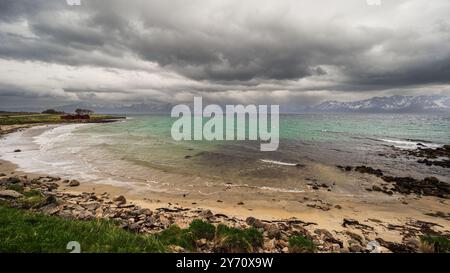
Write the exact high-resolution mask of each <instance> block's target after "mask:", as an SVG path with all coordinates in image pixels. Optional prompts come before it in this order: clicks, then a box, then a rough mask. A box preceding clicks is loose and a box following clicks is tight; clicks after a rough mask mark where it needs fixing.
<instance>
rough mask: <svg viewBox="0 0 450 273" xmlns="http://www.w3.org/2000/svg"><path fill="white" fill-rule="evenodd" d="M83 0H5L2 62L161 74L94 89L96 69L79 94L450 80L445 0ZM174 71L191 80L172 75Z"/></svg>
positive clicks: (71, 88) (387, 85)
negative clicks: (377, 0)
mask: <svg viewBox="0 0 450 273" xmlns="http://www.w3.org/2000/svg"><path fill="white" fill-rule="evenodd" d="M81 2H82V5H81V6H79V7H75V6H68V5H67V4H66V3H65V0H49V1H44V0H2V1H0V59H4V60H9V61H17V62H20V63H24V62H26V61H38V62H42V63H45V64H59V65H68V66H71V67H76V68H82V67H98V68H102V69H104V70H105V71H107V72H108V71H115V70H114V69H119V70H127V71H137V72H138V71H146V72H148V73H150V74H149V75H153V74H158V75H159V76H160V78H158V80H156V81H155V83H149V82H148V81H145V82H143V83H139V82H132V83H129V82H128V83H126V84H128V86H127V85H126V84H120V85H118V86H107V87H99V86H95V83H96V81H97V79H96V78H94V77H93V78H92V86H88V87H86V86H83V85H82V84H80V83H76V84H79V85H80V86H75V85H74V83H71V84H63V85H62V86H58V87H57V88H59V89H60V90H62V92H64V91H65V92H67V93H76V94H82V93H85V94H91V93H92V94H97V93H111V94H112V95H114V94H118V93H133V92H135V93H136V94H141V95H142V94H143V92H142V90H145V89H146V88H147V89H149V90H160V91H161V92H167V93H168V94H169V95H168V96H169V97H171V95H170V93H172V94H175V93H179V92H183V91H192V92H211V93H212V92H227V91H237V92H239V91H245V90H248V89H251V90H253V91H261V96H267V93H266V92H270V91H276V90H289V91H292V92H304V91H348V92H356V91H360V92H361V91H366V92H371V91H380V90H392V89H395V88H408V87H411V86H421V85H436V84H445V85H446V84H449V83H450V49H449V47H448V46H447V45H448V44H449V43H450V27H449V20H448V19H447V15H448V13H449V12H450V4H449V3H448V1H445V0H442V1H433V3H430V2H427V1H424V0H411V1H407V0H395V1H389V2H387V3H386V2H385V1H383V4H382V6H380V7H379V8H372V7H368V6H367V5H366V1H365V0H350V1H346V2H345V4H344V3H342V2H341V3H336V1H324V0H322V1H281V2H280V1H271V2H270V1H245V2H242V1H225V0H224V1H198V0H192V1H178V0H174V1H144V0H134V1H121V0H81ZM155 65H156V67H155ZM121 73H122V72H117V77H120V76H121V75H125V74H123V73H122V74H121ZM171 73H173V74H176V75H179V76H180V77H182V78H185V80H181V79H178V78H176V77H175V78H176V79H174V76H173V75H171V76H170V77H168V78H167V82H165V81H164V80H163V79H164V77H165V76H164V75H166V74H171ZM127 75H128V74H127ZM0 80H1V78H0ZM51 84H53V82H52V83H51ZM51 84H48V85H49V86H50V85H51ZM100 84H103V82H102V83H99V85H100ZM23 89H26V87H23ZM0 92H5V93H4V94H6V91H4V90H0ZM8 92H9V93H10V92H12V91H8ZM35 92H38V91H35ZM9 93H8V94H9ZM16 94H21V93H20V92H19V91H17V92H16ZM318 94H319V93H318ZM80 96H81V95H80ZM289 96H292V94H289ZM317 98H318V97H317V96H315V95H311V94H305V95H303V99H304V101H308V102H310V101H314V100H316V99H317Z"/></svg>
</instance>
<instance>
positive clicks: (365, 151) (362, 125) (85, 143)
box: [0, 115, 450, 194]
mask: <svg viewBox="0 0 450 273" xmlns="http://www.w3.org/2000/svg"><path fill="white" fill-rule="evenodd" d="M173 121H174V120H173V119H171V118H170V117H167V116H132V117H130V118H129V119H127V120H125V121H122V122H116V123H109V124H88V125H83V124H81V125H80V124H76V125H65V126H57V127H53V126H50V127H46V128H51V129H46V128H43V127H41V128H39V127H37V128H32V129H30V130H28V131H27V132H26V133H21V132H18V133H15V134H12V135H10V136H8V137H7V138H6V139H3V140H1V146H0V152H1V157H2V159H6V160H9V161H12V162H14V163H16V164H18V165H19V167H20V168H21V169H22V170H26V171H31V172H40V173H49V174H53V175H59V176H62V177H70V178H74V177H76V178H78V179H82V180H89V181H96V182H99V183H106V184H117V183H121V184H122V185H123V184H124V183H126V185H127V186H129V187H140V189H148V190H152V191H164V192H186V191H189V190H190V189H192V190H194V189H195V190H196V191H199V192H201V193H204V194H210V193H211V192H213V191H214V190H215V189H214V187H213V185H215V184H220V185H226V184H227V183H228V185H231V184H232V185H234V186H245V187H257V188H259V189H264V190H270V191H282V192H301V191H303V190H304V189H305V181H306V180H311V179H312V180H313V179H319V180H320V176H318V174H316V173H315V171H316V169H315V168H312V167H311V166H314V165H316V164H322V165H325V166H326V165H328V166H334V165H353V166H356V165H362V164H364V165H368V166H373V167H376V168H381V169H382V170H383V171H385V172H386V173H388V174H391V175H398V176H401V175H404V176H408V175H411V176H414V177H425V176H430V175H433V176H437V177H439V178H440V179H442V180H444V181H449V177H450V172H449V171H448V169H444V168H441V167H436V166H434V167H429V166H425V165H423V164H418V163H417V162H416V160H415V159H408V158H403V157H401V158H389V157H388V156H380V155H379V154H386V155H389V154H390V153H392V151H393V149H392V146H395V147H397V148H401V149H413V148H416V147H417V144H418V143H423V144H425V145H426V146H428V147H439V146H441V145H443V144H447V143H450V122H448V121H449V116H444V115H285V116H281V117H280V146H279V149H278V150H277V151H275V152H261V151H260V150H259V147H260V143H259V141H213V142H209V141H181V142H176V141H174V140H172V138H171V137H170V129H171V125H172V122H173ZM14 149H21V150H22V152H21V153H14V152H13V150H14ZM297 164H301V165H299V166H296V165H297Z"/></svg>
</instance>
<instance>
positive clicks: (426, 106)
mask: <svg viewBox="0 0 450 273" xmlns="http://www.w3.org/2000/svg"><path fill="white" fill-rule="evenodd" d="M308 110H309V111H310V112H333V113H428V112H450V96H438V95H433V96H398V95H397V96H390V97H373V98H371V99H366V100H358V101H351V102H339V101H325V102H323V103H321V104H319V105H316V106H313V107H310V108H309V109H308Z"/></svg>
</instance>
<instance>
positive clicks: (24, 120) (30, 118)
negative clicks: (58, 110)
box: [0, 114, 119, 125]
mask: <svg viewBox="0 0 450 273" xmlns="http://www.w3.org/2000/svg"><path fill="white" fill-rule="evenodd" d="M113 118H119V117H116V116H111V115H91V119H90V120H91V121H96V120H102V119H113ZM61 122H67V121H65V120H62V119H61V115H51V114H13V115H5V114H4V115H0V125H16V124H31V123H61Z"/></svg>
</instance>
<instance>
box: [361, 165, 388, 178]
mask: <svg viewBox="0 0 450 273" xmlns="http://www.w3.org/2000/svg"><path fill="white" fill-rule="evenodd" d="M355 171H356V172H360V173H367V174H373V175H376V176H378V177H380V176H383V172H382V171H381V170H380V169H374V168H372V167H367V166H364V165H362V166H357V167H355Z"/></svg>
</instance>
